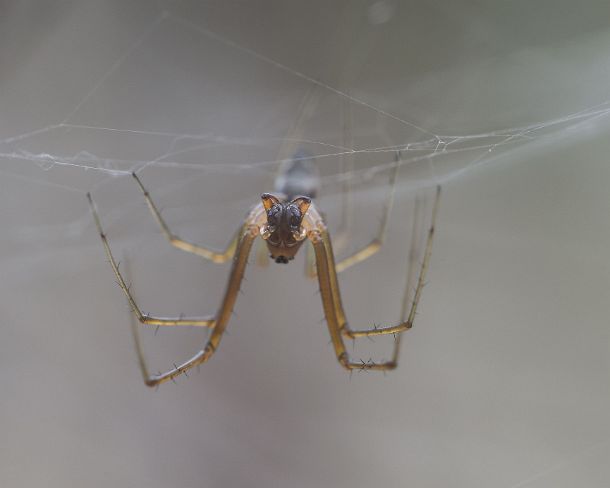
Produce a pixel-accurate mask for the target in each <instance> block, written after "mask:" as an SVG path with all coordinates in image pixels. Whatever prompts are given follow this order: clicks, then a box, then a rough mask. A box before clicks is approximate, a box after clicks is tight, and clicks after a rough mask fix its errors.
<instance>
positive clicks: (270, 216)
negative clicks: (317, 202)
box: [261, 193, 311, 263]
mask: <svg viewBox="0 0 610 488" xmlns="http://www.w3.org/2000/svg"><path fill="white" fill-rule="evenodd" d="M261 199H262V200H263V206H264V207H265V211H266V212H267V223H266V224H265V225H263V226H262V227H261V237H262V238H263V239H264V240H265V241H267V247H268V248H269V252H270V253H271V258H273V259H274V260H275V262H276V263H287V262H288V261H291V260H292V259H294V256H295V254H296V253H297V251H298V250H299V248H300V247H301V244H303V241H304V239H305V237H307V235H306V231H305V228H304V227H303V226H302V225H301V223H302V222H303V217H305V214H306V213H307V210H308V209H309V206H310V205H311V199H310V198H309V197H303V196H300V197H296V198H294V199H292V200H290V201H283V200H281V199H280V198H278V197H276V196H275V195H272V194H270V193H263V194H262V195H261Z"/></svg>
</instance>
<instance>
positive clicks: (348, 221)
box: [308, 99, 354, 276]
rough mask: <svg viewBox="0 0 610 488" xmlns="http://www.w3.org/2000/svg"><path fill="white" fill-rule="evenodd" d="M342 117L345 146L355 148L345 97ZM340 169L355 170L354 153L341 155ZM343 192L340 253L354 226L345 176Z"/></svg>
mask: <svg viewBox="0 0 610 488" xmlns="http://www.w3.org/2000/svg"><path fill="white" fill-rule="evenodd" d="M341 117H342V119H343V143H342V145H343V147H345V148H349V149H351V150H353V148H354V135H353V131H352V122H353V114H352V104H351V102H350V101H349V100H347V99H344V100H343V103H342V104H341ZM340 158H341V159H340V171H341V174H342V175H345V174H346V173H349V172H351V171H353V170H354V154H353V153H350V152H347V151H346V152H345V153H343V154H341V156H340ZM342 187H343V188H342V190H343V191H342V192H341V220H340V223H339V228H338V229H337V232H335V233H334V238H333V241H334V242H333V247H334V249H335V250H336V251H337V252H338V253H340V252H342V251H343V250H344V249H345V248H346V247H347V245H348V244H349V237H350V229H351V226H352V217H353V212H352V208H353V206H352V180H351V179H350V178H345V179H344V180H343V184H342ZM309 269H311V270H312V272H313V276H315V264H313V263H312V266H311V268H309ZM308 276H312V275H311V273H308Z"/></svg>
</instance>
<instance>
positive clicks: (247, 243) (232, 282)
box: [87, 194, 264, 386]
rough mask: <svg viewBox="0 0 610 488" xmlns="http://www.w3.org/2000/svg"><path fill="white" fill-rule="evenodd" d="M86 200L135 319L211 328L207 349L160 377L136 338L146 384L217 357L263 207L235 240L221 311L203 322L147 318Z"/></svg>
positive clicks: (93, 206) (258, 228)
mask: <svg viewBox="0 0 610 488" xmlns="http://www.w3.org/2000/svg"><path fill="white" fill-rule="evenodd" d="M87 198H88V199H89V204H90V206H91V212H92V214H93V218H94V221H95V225H96V227H97V230H98V233H99V235H100V238H101V240H102V244H103V246H104V251H105V252H106V256H107V257H108V260H109V261H110V265H111V266H112V270H113V271H114V274H115V276H116V278H117V281H118V284H119V286H120V287H121V289H122V290H123V292H124V293H125V296H126V297H127V301H128V302H129V304H130V305H131V307H132V309H133V312H134V314H135V316H136V317H137V318H138V320H139V321H140V322H142V323H144V324H153V325H163V326H175V325H191V326H192V325H197V326H204V327H210V328H211V329H212V331H211V333H210V336H209V338H208V341H207V343H206V345H205V347H204V348H203V349H202V350H201V351H199V352H198V353H197V354H195V355H194V356H193V357H192V358H191V359H189V360H188V361H186V362H184V363H182V364H181V365H179V366H176V367H175V368H174V369H172V370H170V371H168V372H166V373H163V374H159V375H152V376H150V375H148V373H147V371H146V366H145V364H144V358H143V355H142V351H141V347H140V344H139V336H135V337H136V348H137V352H138V358H139V361H140V367H141V369H142V372H143V374H144V381H145V383H146V384H147V385H148V386H156V385H158V384H160V383H163V382H165V381H168V380H171V379H173V378H174V377H176V376H178V375H180V374H182V373H185V372H186V371H188V370H189V369H191V368H192V367H194V366H197V365H199V364H201V363H204V362H206V361H207V360H208V359H210V357H211V356H212V355H213V354H214V352H215V351H216V349H218V346H219V344H220V340H221V338H222V335H223V333H224V331H225V329H226V327H227V324H228V321H229V319H230V318H231V313H232V311H233V307H234V305H235V301H236V300H237V294H238V293H239V288H240V286H241V282H242V279H243V276H244V272H245V269H246V266H247V264H248V256H249V254H250V249H251V248H252V243H253V242H254V240H255V239H256V237H257V236H258V235H259V232H260V226H259V223H260V221H261V218H262V216H264V212H263V211H262V205H261V206H260V207H256V208H255V209H254V210H253V211H252V212H250V214H249V215H248V217H247V218H246V220H245V222H244V224H243V226H242V227H241V229H240V231H239V233H238V239H237V241H236V247H235V254H234V257H233V264H232V266H231V272H230V274H229V280H228V283H227V288H226V290H225V294H224V298H223V300H222V303H221V305H220V308H219V309H218V312H217V313H216V314H215V315H214V316H211V317H207V318H204V319H190V318H182V317H180V318H159V317H151V316H148V315H144V314H143V313H142V311H141V310H140V308H139V307H138V305H137V303H136V301H135V299H134V297H133V295H132V294H131V291H130V290H129V287H128V286H127V284H126V283H125V279H124V278H123V275H122V274H121V272H120V270H119V265H118V263H117V262H116V260H115V259H114V256H113V254H112V251H111V249H110V245H109V244H108V240H107V238H106V235H105V234H104V231H103V229H102V224H101V221H100V218H99V215H98V213H97V210H96V209H95V205H94V203H93V199H92V198H91V195H90V194H87Z"/></svg>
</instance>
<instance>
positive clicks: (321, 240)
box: [308, 231, 396, 370]
mask: <svg viewBox="0 0 610 488" xmlns="http://www.w3.org/2000/svg"><path fill="white" fill-rule="evenodd" d="M324 234H325V231H322V232H321V231H311V232H310V234H309V236H308V237H309V239H310V240H311V242H312V244H313V247H314V250H315V254H316V271H317V274H318V283H319V284H320V295H321V297H322V307H323V308H324V315H325V317H326V322H327V324H328V331H329V333H330V338H331V341H332V344H333V347H334V349H335V355H336V356H337V361H339V363H340V364H341V366H343V367H344V368H345V369H347V370H353V369H365V370H370V369H373V370H390V369H394V368H396V363H395V362H393V361H388V362H384V363H373V362H370V361H369V362H364V361H352V360H351V359H350V357H349V354H348V353H347V350H346V349H345V342H344V341H343V337H342V329H343V327H345V317H344V314H343V307H342V305H341V298H340V296H338V293H336V291H335V290H333V288H334V285H333V278H332V276H333V275H336V274H335V272H334V264H333V260H332V255H331V254H328V251H327V249H328V248H329V246H327V244H326V241H327V240H328V239H327V236H325V235H324ZM337 300H338V301H337Z"/></svg>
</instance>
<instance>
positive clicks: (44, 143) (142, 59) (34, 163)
mask: <svg viewBox="0 0 610 488" xmlns="http://www.w3.org/2000/svg"><path fill="white" fill-rule="evenodd" d="M371 12H373V11H371ZM370 15H372V17H371V19H377V18H378V16H379V14H378V13H374V14H370ZM382 17H383V16H382ZM371 23H373V22H372V20H371ZM352 36H353V34H352ZM338 37H339V41H341V36H338ZM343 37H345V35H343ZM338 44H341V43H340V42H338ZM350 52H351V51H350ZM335 54H336V56H339V57H340V56H343V58H341V62H340V63H339V64H340V65H341V67H340V68H339V70H335V71H338V72H340V73H342V74H343V75H342V76H343V77H345V75H344V73H345V72H350V70H351V71H354V69H353V67H354V66H361V65H362V64H363V63H364V61H363V60H362V59H361V58H359V57H358V56H352V57H351V58H350V55H349V54H346V53H345V52H342V51H340V50H339V51H338V52H337V53H335ZM312 70H313V68H312ZM98 72H100V73H101V75H100V76H99V77H98V78H97V79H95V80H94V81H93V82H92V84H90V85H89V86H88V87H87V88H86V89H84V90H82V89H81V92H82V96H80V97H72V106H71V108H70V110H69V111H68V113H67V114H66V115H65V117H63V119H61V120H57V121H55V122H54V123H51V124H49V125H46V126H44V127H41V128H37V129H33V130H28V131H24V132H22V133H19V134H14V135H11V136H10V137H4V138H3V139H1V140H0V158H2V160H3V161H4V162H5V164H4V165H3V169H2V171H3V173H4V174H5V176H10V177H13V178H19V179H25V180H27V181H28V182H29V183H33V184H36V185H43V186H49V187H53V188H55V189H57V190H58V191H65V192H72V193H74V194H82V195H84V194H85V193H86V192H87V191H92V192H94V193H95V192H97V191H98V190H101V189H103V188H109V187H111V188H112V187H113V185H114V188H115V189H116V190H117V191H118V188H119V186H117V185H116V182H117V180H120V179H124V180H127V179H128V178H125V177H127V176H129V175H130V174H131V173H132V172H134V171H135V172H138V173H143V174H144V175H145V176H144V178H145V179H146V178H150V176H149V175H150V174H153V175H154V174H156V175H157V176H158V181H159V182H160V183H159V184H158V185H157V184H155V188H156V191H157V192H158V193H159V194H160V195H161V196H162V195H165V194H168V193H170V194H173V195H180V194H181V193H182V192H186V187H187V186H188V185H189V184H190V183H192V182H193V181H197V182H198V184H199V187H200V193H201V195H202V197H201V199H200V200H198V201H197V202H195V201H194V200H192V199H191V200H189V201H188V202H186V201H184V199H183V200H182V201H181V202H180V203H179V204H176V205H182V206H188V205H190V206H193V205H196V206H198V208H199V209H202V208H203V207H204V206H205V205H209V202H210V201H214V202H215V203H219V198H220V197H218V196H217V195H215V194H214V192H213V188H214V187H215V186H216V184H215V182H216V181H219V180H222V179H223V178H226V181H227V182H228V183H227V184H229V185H234V186H235V188H236V189H239V191H236V192H235V195H238V196H237V197H233V198H231V199H230V200H231V201H227V200H228V199H227V198H226V196H225V197H223V198H224V204H225V205H226V206H227V208H231V209H232V210H230V211H229V212H231V211H233V212H234V213H235V214H236V215H238V214H239V213H240V212H243V208H247V207H248V206H249V205H251V204H252V202H255V201H256V199H257V195H258V194H259V193H260V192H261V191H265V190H267V189H269V188H270V186H271V182H272V180H273V177H274V175H275V174H277V171H278V168H279V167H280V166H281V164H282V163H283V162H285V161H288V160H290V158H291V157H292V154H293V153H294V152H295V151H296V150H298V149H305V150H306V151H307V152H309V153H311V154H312V155H313V156H315V158H316V160H317V161H318V163H319V166H320V168H321V172H322V194H323V195H327V196H329V195H330V196H332V195H333V194H336V193H338V192H340V191H341V190H342V189H343V190H345V188H346V187H345V185H350V187H351V188H362V187H363V185H366V184H369V183H371V182H373V183H374V184H376V185H377V186H376V189H377V191H376V192H374V193H373V196H374V198H377V199H379V197H380V196H381V195H382V194H383V192H384V191H385V190H384V188H383V186H381V185H379V182H380V180H379V178H378V176H379V175H383V174H386V173H387V172H388V171H389V170H390V169H391V168H392V167H394V165H396V164H397V162H396V155H397V154H400V163H399V164H401V179H400V191H401V192H411V191H415V190H420V189H423V188H430V187H432V186H434V185H437V184H441V185H444V184H447V183H448V182H450V181H451V180H453V179H455V178H458V177H459V176H460V175H463V174H465V173H467V172H469V171H472V170H474V169H476V168H480V167H483V166H486V165H489V164H491V163H492V162H494V161H498V160H501V159H502V158H501V157H502V156H507V155H510V154H512V153H514V151H516V150H517V149H519V148H522V147H526V146H530V147H532V146H533V145H537V147H541V145H542V146H552V145H553V144H555V143H556V142H557V141H560V140H562V139H563V138H565V137H566V135H567V133H570V132H571V133H578V131H579V130H580V131H582V130H583V128H587V129H590V128H591V127H595V124H596V123H597V122H598V121H599V120H600V119H602V118H604V117H605V116H607V115H608V113H610V101H608V100H603V101H601V102H599V103H597V104H592V105H591V106H587V107H584V108H581V109H579V110H576V111H573V112H570V113H567V114H564V115H561V116H559V117H556V118H551V119H548V120H543V121H531V122H527V123H524V124H522V125H519V126H516V127H510V128H502V127H498V128H496V129H494V130H490V131H484V132H474V133H467V134H459V133H458V131H453V133H447V132H441V131H438V130H435V129H434V122H439V123H440V120H437V121H434V120H433V121H432V122H426V123H423V122H421V121H417V120H415V121H414V120H409V119H407V118H405V117H404V116H402V112H403V111H404V109H403V106H402V105H401V104H400V103H399V105H398V106H396V107H391V106H387V103H382V102H379V103H377V102H374V101H370V100H371V99H375V98H376V97H375V96H370V95H369V93H368V92H367V83H368V79H366V78H365V79H364V81H363V82H362V83H361V85H362V86H358V84H354V85H353V86H352V85H350V84H349V83H348V81H345V80H342V79H341V77H340V76H338V75H336V73H335V74H333V70H327V72H326V73H324V74H320V75H319V76H317V75H315V74H312V75H310V74H308V72H307V71H305V70H301V69H297V68H295V67H293V65H291V64H288V63H284V62H280V61H278V60H276V59H275V58H273V57H272V56H268V55H266V54H263V52H262V51H259V50H257V49H254V48H251V47H248V46H246V45H244V44H242V43H240V42H238V41H235V40H233V39H231V38H230V37H227V36H224V35H221V34H219V33H217V32H215V31H213V30H211V29H209V28H205V27H202V26H201V25H199V24H198V23H197V22H196V21H193V20H190V19H188V20H187V19H186V18H184V17H182V16H181V15H180V14H179V13H171V12H168V11H163V12H162V13H161V14H159V15H157V16H156V17H155V18H154V19H153V20H152V21H149V22H148V24H147V25H144V26H143V27H142V28H141V29H140V32H139V35H137V36H136V37H135V38H132V40H131V42H130V43H129V45H128V47H127V48H126V49H124V50H123V51H122V52H121V53H120V55H119V56H118V57H117V58H115V59H114V60H113V62H112V63H110V64H109V65H107V67H106V68H105V69H104V70H101V71H99V70H98ZM324 75H326V78H329V79H330V81H326V80H325V77H324ZM348 85H349V88H347V86H348ZM342 86H346V88H341V87H342ZM373 93H374V92H373ZM377 98H378V97H377ZM391 98H393V99H394V100H399V102H400V99H401V97H400V96H397V95H395V94H392V95H391ZM151 100H153V101H154V103H151ZM149 181H150V180H149ZM244 182H247V183H248V185H244ZM373 186H374V187H375V185H373ZM122 188H126V187H122ZM133 190H134V189H132V191H130V192H129V194H130V196H129V197H127V196H125V197H121V196H118V197H117V196H116V194H115V195H114V197H113V199H116V200H115V205H116V204H118V203H120V204H121V206H122V205H123V204H124V203H125V202H127V201H130V200H131V199H132V198H137V197H138V195H137V194H136V192H135V191H133ZM122 191H125V190H122ZM127 191H129V190H127ZM208 194H211V195H213V196H212V197H210V198H208V199H207V200H206V195H208ZM375 195H376V196H375ZM124 198H126V199H127V200H125V199H124ZM83 201H84V200H83ZM327 205H331V206H334V205H335V202H331V203H327ZM115 210H116V211H117V215H118V209H117V208H115ZM70 214H71V215H70V216H69V215H65V218H64V219H61V221H60V222H58V225H59V226H60V227H63V228H64V231H65V232H67V233H68V234H69V235H72V236H78V235H79V234H80V233H81V232H82V229H83V228H84V227H85V226H87V225H89V221H88V216H87V215H86V209H85V206H83V209H82V212H70ZM208 220H210V221H212V222H211V225H212V226H214V225H216V224H215V223H214V222H213V219H212V218H210V219H208ZM20 232H21V234H20ZM33 232H35V231H34V230H33V229H30V232H27V231H25V230H24V229H21V231H18V232H17V233H15V234H13V238H15V239H17V240H20V237H21V238H23V239H25V240H28V239H30V237H31V234H32V233H33Z"/></svg>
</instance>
